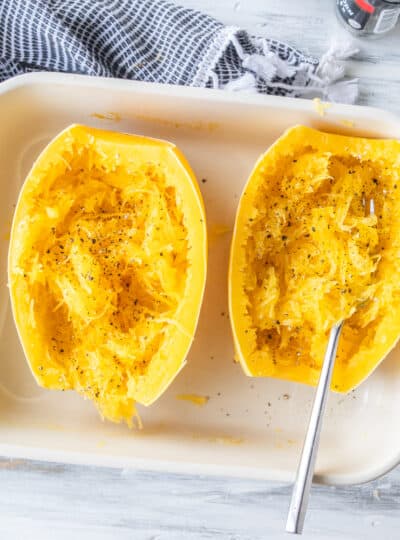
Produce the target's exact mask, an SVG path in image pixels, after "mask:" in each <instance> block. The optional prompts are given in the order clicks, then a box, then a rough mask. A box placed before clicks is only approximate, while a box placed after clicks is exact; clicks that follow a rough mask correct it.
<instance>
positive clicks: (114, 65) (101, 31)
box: [0, 0, 356, 102]
mask: <svg viewBox="0 0 400 540" xmlns="http://www.w3.org/2000/svg"><path fill="white" fill-rule="evenodd" d="M342 52H343V51H341V54H342ZM342 57H343V54H342ZM324 62H325V63H324V65H323V66H322V67H323V69H320V73H319V72H318V66H319V63H318V60H317V59H315V58H312V57H309V56H306V55H304V54H302V53H301V52H300V51H298V50H296V49H293V48H292V47H290V46H288V45H286V44H284V43H281V42H279V41H276V40H270V39H265V38H257V37H254V36H251V35H249V34H248V33H247V32H245V31H243V30H241V29H239V28H234V27H225V26H224V25H223V24H221V23H220V22H218V21H216V20H215V19H213V18H212V17H209V16H208V15H205V14H203V13H200V12H198V11H194V10H191V9H187V8H183V7H180V6H178V5H175V4H172V3H170V2H167V1H165V0H0V81H2V80H5V79H7V78H9V77H13V76H15V75H18V74H20V73H25V72H29V71H43V70H45V71H62V72H73V73H85V74H88V75H97V76H106V77H120V78H126V79H136V80H142V81H152V82H160V83H170V84H181V85H189V86H200V87H216V88H226V89H228V90H235V91H243V90H246V91H253V92H254V91H258V92H264V93H269V94H278V95H292V96H298V95H303V94H310V95H311V94H312V93H315V95H322V96H323V97H328V98H329V92H330V91H331V94H332V95H334V97H335V100H337V101H341V100H342V101H347V102H352V101H354V100H355V98H356V86H355V84H354V81H352V82H351V83H350V86H349V84H347V83H346V84H343V83H341V85H342V86H341V85H339V86H338V85H334V86H335V88H333V89H332V88H331V87H332V83H334V82H335V78H336V79H337V78H338V77H337V74H338V73H340V76H342V75H343V70H342V69H341V67H338V66H339V64H338V58H336V56H335V52H334V51H332V50H331V51H330V53H329V55H328V57H325V59H324ZM329 63H330V64H329ZM332 66H333V67H332ZM341 88H345V92H342V91H341ZM349 88H350V89H349Z"/></svg>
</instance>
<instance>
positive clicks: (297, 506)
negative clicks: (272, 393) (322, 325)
mask: <svg viewBox="0 0 400 540" xmlns="http://www.w3.org/2000/svg"><path fill="white" fill-rule="evenodd" d="M362 204H363V206H364V208H366V200H365V198H363V199H362ZM374 213H375V205H374V200H373V199H370V201H369V215H373V214H374ZM343 324H344V321H339V322H338V323H337V324H335V326H333V327H332V329H331V331H330V334H329V339H328V345H327V347H326V352H325V356H324V361H323V364H322V369H321V374H320V377H319V381H318V386H317V390H316V392H315V397H314V403H313V406H312V410H311V416H310V421H309V424H308V429H307V433H306V437H305V439H304V445H303V450H302V453H301V458H300V462H299V466H298V469H297V474H296V479H295V482H294V485H293V491H292V498H291V501H290V506H289V512H288V517H287V521H286V532H289V533H294V534H301V533H302V532H303V526H304V519H305V516H306V513H307V506H308V499H309V495H310V489H311V484H312V479H313V476H314V468H315V461H316V458H317V453H318V447H319V439H320V433H321V427H322V420H323V417H324V412H325V407H326V402H327V399H328V394H329V388H330V386H331V380H332V373H333V368H334V365H335V358H336V351H337V347H338V343H339V338H340V333H341V331H342V328H343Z"/></svg>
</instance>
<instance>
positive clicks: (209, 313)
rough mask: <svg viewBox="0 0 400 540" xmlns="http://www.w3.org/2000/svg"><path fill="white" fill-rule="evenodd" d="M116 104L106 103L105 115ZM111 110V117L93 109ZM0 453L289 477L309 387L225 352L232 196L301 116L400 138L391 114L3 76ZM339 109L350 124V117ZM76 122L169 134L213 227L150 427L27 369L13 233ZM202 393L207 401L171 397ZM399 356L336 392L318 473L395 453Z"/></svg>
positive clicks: (334, 476) (338, 477)
mask: <svg viewBox="0 0 400 540" xmlns="http://www.w3.org/2000/svg"><path fill="white" fill-rule="evenodd" d="M110 113H113V114H110ZM101 116H105V117H106V118H101ZM0 119H1V121H0V163H1V169H0V170H1V179H0V181H1V198H0V210H1V213H0V216H1V220H0V221H1V222H0V228H1V231H0V234H1V239H0V265H1V266H0V269H1V273H0V283H1V286H0V331H1V339H0V383H1V387H0V453H1V454H3V455H8V456H19V457H26V458H39V459H43V460H56V461H67V462H74V463H88V464H91V465H111V466H123V467H141V468H147V469H160V470H168V471H178V472H191V473H194V472H199V473H217V474H224V475H240V476H248V477H250V476H252V477H257V478H268V479H276V480H289V479H291V478H292V477H293V474H294V471H295V467H296V464H297V461H298V456H299V452H300V449H301V445H302V441H303V436H304V432H305V428H306V423H307V419H308V414H309V410H310V405H311V401H312V398H313V389H311V388H309V387H307V386H303V385H300V384H294V383H288V382H284V381H278V380H275V379H264V380H256V379H249V378H247V377H246V376H245V375H244V374H243V373H242V370H241V368H240V367H239V366H238V365H237V364H234V362H233V349H232V339H231V333H230V327H229V320H228V317H227V286H226V281H227V277H226V274H227V262H228V250H229V244H230V236H231V235H230V233H227V234H225V235H222V236H220V235H216V234H214V230H215V227H216V226H220V225H227V226H228V227H231V226H232V223H233V219H234V214H235V209H236V206H237V202H238V198H239V194H240V192H241V190H242V187H243V185H244V183H245V181H246V179H247V176H248V174H249V172H250V170H251V168H252V166H253V163H254V161H255V159H256V158H257V157H258V155H259V154H260V153H261V152H262V151H263V150H265V149H266V148H267V147H268V145H269V144H270V143H271V142H272V141H273V140H274V139H275V138H276V137H278V136H279V135H280V134H281V133H282V131H283V130H284V129H286V128H287V127H288V126H291V125H293V124H298V123H304V124H308V125H311V126H314V127H317V128H322V129H326V130H331V131H338V132H344V133H362V134H364V135H365V134H366V135H375V136H379V137H399V136H400V123H399V120H398V119H397V118H396V117H395V116H393V115H391V114H389V113H386V112H383V111H380V110H377V109H370V108H366V107H350V106H343V105H334V106H332V107H331V108H330V109H329V110H328V111H327V114H326V115H325V116H324V117H320V116H318V114H317V112H316V110H315V108H314V104H313V103H312V102H310V101H304V100H295V99H288V98H280V97H269V96H258V95H245V94H230V93H225V92H220V91H211V90H200V89H193V88H183V87H173V86H160V85H150V84H143V83H136V82H131V81H121V80H112V79H99V78H89V77H83V76H74V75H58V74H50V73H46V74H41V73H35V74H29V75H24V76H21V77H17V78H15V79H12V80H10V81H8V82H6V83H3V84H1V85H0ZM343 120H344V121H345V123H346V121H348V120H352V121H354V127H352V128H350V127H345V126H344V125H343V123H342V122H343ZM74 122H79V123H84V124H88V125H94V126H101V127H103V128H109V129H114V130H120V131H127V132H130V133H139V134H145V135H151V136H154V137H160V138H165V139H168V140H171V141H174V142H176V144H177V145H178V146H179V147H180V148H181V149H182V150H183V152H184V153H185V154H186V156H187V158H188V159H189V161H190V163H191V165H192V166H193V168H194V170H195V172H196V174H197V177H198V179H199V182H200V187H201V189H202V192H203V195H204V200H205V204H206V210H207V216H208V223H209V229H210V256H209V273H208V285H207V291H206V296H205V302H204V306H203V310H202V317H201V320H200V324H199V328H198V332H197V334H196V338H195V342H194V345H193V347H192V350H191V353H190V355H189V358H188V364H187V366H186V367H185V369H184V370H183V371H182V372H181V374H180V375H179V376H178V378H177V379H176V381H175V382H174V383H173V384H172V386H171V387H170V388H169V389H168V391H167V392H166V394H165V395H164V396H163V397H162V398H161V399H160V400H159V401H158V402H157V403H156V404H155V405H153V406H151V407H150V408H148V409H143V408H141V409H140V412H141V415H142V418H143V422H144V429H143V430H142V431H140V432H139V431H130V430H129V429H128V428H126V427H125V426H119V425H112V424H111V423H107V422H102V421H101V420H100V418H99V417H98V414H97V412H96V411H95V408H94V406H93V405H92V404H91V403H89V402H85V401H84V400H83V399H82V398H81V397H79V396H78V395H76V394H75V393H73V392H66V393H61V392H52V391H48V390H44V389H41V388H39V387H38V386H37V385H36V383H35V382H34V380H33V378H32V376H31V374H30V371H29V369H28V367H27V366H26V363H25V360H24V357H23V354H22V350H21V348H20V345H19V343H18V341H17V335H16V331H15V328H14V324H13V321H12V317H11V312H10V305H9V301H8V291H7V286H6V257H7V248H8V245H7V235H8V233H9V228H10V223H11V219H12V214H13V206H14V204H15V202H16V199H17V193H18V190H19V188H20V186H21V183H22V181H23V179H24V177H25V175H26V173H27V171H28V169H29V168H30V166H31V164H32V162H33V161H34V159H35V158H36V156H37V154H38V152H39V151H40V150H41V149H42V148H43V147H44V145H45V144H46V143H47V142H48V140H49V139H50V138H52V137H53V136H54V135H55V134H56V133H57V132H58V131H60V130H62V129H63V128H65V127H66V126H67V125H68V124H71V123H74ZM183 393H185V394H188V393H190V394H193V393H194V394H200V395H207V396H209V397H210V399H209V401H208V403H207V404H206V405H205V406H204V407H196V406H195V405H193V404H192V403H190V402H186V401H179V400H177V399H176V396H177V395H178V394H183ZM399 412H400V354H399V350H398V349H396V350H395V351H394V352H392V353H391V355H390V356H389V357H388V358H387V359H386V360H385V361H384V362H383V363H382V364H381V366H380V367H379V368H378V369H377V370H376V371H375V373H374V374H373V375H372V376H371V377H370V378H369V379H368V380H367V381H366V382H364V383H363V384H362V385H361V386H360V387H359V388H358V389H357V390H356V391H355V392H352V393H350V394H349V395H347V396H343V395H338V394H332V395H331V396H330V401H329V404H328V411H327V415H326V420H325V424H324V429H323V435H322V441H321V449H320V453H319V460H318V464H317V474H318V479H319V480H320V481H321V482H325V483H330V484H343V483H354V482H360V481H366V480H369V479H372V478H374V477H376V476H378V475H380V474H382V473H384V472H386V471H387V470H389V469H390V468H391V467H393V466H394V465H395V464H397V463H398V462H399V460H400V430H399V429H398V415H399Z"/></svg>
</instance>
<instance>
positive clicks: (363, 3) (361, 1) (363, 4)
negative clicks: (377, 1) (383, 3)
mask: <svg viewBox="0 0 400 540" xmlns="http://www.w3.org/2000/svg"><path fill="white" fill-rule="evenodd" d="M355 3H356V4H357V6H358V7H359V8H361V9H362V10H363V11H366V12H367V13H373V12H374V11H375V8H374V6H373V5H371V4H370V3H369V2H367V0H355Z"/></svg>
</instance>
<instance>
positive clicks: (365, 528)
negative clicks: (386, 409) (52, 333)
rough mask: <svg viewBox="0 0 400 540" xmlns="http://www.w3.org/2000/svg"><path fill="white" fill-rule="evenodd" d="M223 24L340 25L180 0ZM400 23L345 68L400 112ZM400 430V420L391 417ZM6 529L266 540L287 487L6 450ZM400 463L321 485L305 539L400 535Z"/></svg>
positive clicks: (315, 13)
mask: <svg viewBox="0 0 400 540" xmlns="http://www.w3.org/2000/svg"><path fill="white" fill-rule="evenodd" d="M181 3H183V4H185V5H187V6H190V7H194V8H199V9H203V10H205V11H207V12H209V13H210V14H212V15H214V16H216V17H218V18H219V19H221V20H223V21H224V22H226V23H227V24H232V25H237V26H242V27H245V28H247V29H249V30H250V31H252V32H253V33H254V34H265V35H269V36H272V37H276V38H279V39H283V40H286V41H288V42H289V43H291V44H294V45H297V46H298V47H300V48H302V49H303V50H304V49H305V50H307V51H308V52H309V53H311V54H315V55H321V54H322V53H323V52H324V51H325V50H326V48H327V46H328V44H329V41H330V39H331V38H332V36H334V35H335V34H337V26H336V22H335V18H334V15H333V3H334V2H333V0H301V1H300V0H286V1H284V0H242V1H239V0H181ZM399 38H400V29H399V28H398V29H397V30H396V32H395V33H394V34H393V35H392V36H391V37H388V38H386V39H384V40H382V41H373V42H361V43H360V46H361V48H362V50H361V52H360V54H359V55H358V57H357V58H355V59H354V60H352V61H349V62H348V68H349V73H350V74H351V75H353V76H358V77H360V88H361V96H360V103H363V104H370V105H375V106H380V107H384V108H387V109H389V110H392V111H395V112H397V113H399V114H400V39H399ZM393 429H398V426H393ZM0 485H1V489H0V538H1V540H3V539H4V540H14V539H27V538H29V539H30V540H36V539H40V540H43V539H47V538H49V539H55V540H58V539H63V540H64V539H65V540H66V539H68V540H69V539H71V538H76V539H81V538H82V539H85V540H92V539H96V540H104V539H130V540H131V539H133V540H180V539H182V540H183V539H185V540H199V539H215V540H218V539H220V540H261V539H264V538H268V539H279V538H285V537H287V536H286V535H285V533H283V529H284V523H285V518H286V511H287V505H288V501H289V495H290V486H288V485H280V484H272V483H271V484H266V483H265V482H257V481H245V480H237V479H229V478H211V477H194V476H193V477H189V476H179V475H169V474H159V473H157V474H155V473H150V472H145V471H140V472H132V471H124V470H112V469H97V468H87V467H76V466H67V465H57V464H47V463H46V464H43V463H38V462H26V461H20V460H8V459H7V458H4V459H0ZM399 528H400V469H399V468H398V469H397V470H394V471H393V472H391V473H390V474H388V475H387V476H386V477H385V478H382V479H379V480H377V481H375V482H372V483H370V484H367V485H363V486H357V487H349V488H340V489H335V488H326V487H316V488H315V489H314V490H313V493H312V498H311V502H310V510H309V515H308V519H307V522H306V533H305V534H304V538H305V539H306V540H307V539H320V540H323V539H329V540H331V539H339V538H340V539H349V540H350V539H351V540H358V539H366V540H368V539H375V538H384V539H385V540H392V539H397V538H399V537H400V533H399Z"/></svg>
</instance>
